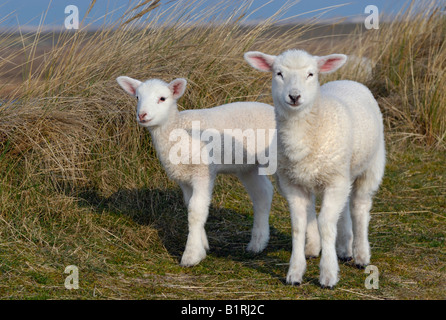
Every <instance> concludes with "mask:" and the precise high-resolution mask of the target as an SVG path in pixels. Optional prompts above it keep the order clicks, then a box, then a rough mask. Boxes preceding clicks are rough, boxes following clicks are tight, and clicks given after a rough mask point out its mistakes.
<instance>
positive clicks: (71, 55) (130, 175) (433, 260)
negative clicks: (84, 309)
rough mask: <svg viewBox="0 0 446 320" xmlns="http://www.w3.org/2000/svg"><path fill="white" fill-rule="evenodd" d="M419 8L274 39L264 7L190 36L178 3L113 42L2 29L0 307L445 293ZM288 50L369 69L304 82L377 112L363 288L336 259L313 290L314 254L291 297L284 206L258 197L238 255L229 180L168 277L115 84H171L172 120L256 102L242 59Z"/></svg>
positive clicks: (143, 154)
mask: <svg viewBox="0 0 446 320" xmlns="http://www.w3.org/2000/svg"><path fill="white" fill-rule="evenodd" d="M146 2H147V3H149V2H148V1H146ZM428 3H429V6H431V7H430V8H431V9H432V10H428V11H426V12H428V13H415V12H412V11H411V10H409V11H407V12H406V13H405V14H402V15H401V17H399V19H398V20H395V21H394V22H393V23H387V24H382V25H381V26H380V29H379V30H361V29H360V28H354V29H353V31H352V32H351V33H350V34H348V35H345V34H343V35H342V37H339V36H337V35H336V34H330V37H329V38H324V37H322V36H323V34H321V36H319V37H318V36H316V35H315V32H316V31H317V30H318V25H304V26H302V25H299V26H294V27H292V26H287V27H281V28H279V29H280V30H279V29H278V28H276V27H274V26H273V24H274V23H275V22H277V21H279V20H280V12H279V13H277V14H276V15H275V16H273V17H272V18H271V19H270V20H268V21H265V22H263V23H261V24H259V25H257V26H253V27H249V28H247V27H246V26H244V25H242V22H243V19H244V18H243V17H244V12H243V10H241V11H240V12H236V13H235V14H234V16H233V17H230V18H225V20H223V21H221V23H220V24H215V25H203V24H200V23H199V22H197V21H194V22H191V20H190V19H189V17H188V16H187V15H185V14H184V12H187V10H189V9H190V8H188V7H186V6H183V5H181V4H180V3H178V4H177V7H174V8H171V9H169V10H168V11H166V12H165V13H164V14H165V15H168V16H169V18H168V19H167V20H166V22H164V24H159V23H157V19H158V17H157V16H156V15H153V16H151V17H149V19H148V20H146V22H147V24H146V26H145V27H144V28H142V29H141V28H139V29H135V26H137V25H140V23H141V22H142V19H144V17H140V18H138V17H137V16H138V12H143V11H144V8H146V9H147V11H148V12H149V9H150V6H149V5H147V6H142V7H140V8H137V9H135V11H130V12H129V13H128V15H127V16H124V17H122V20H121V21H120V22H119V24H118V25H117V26H116V27H115V28H114V29H103V30H99V31H97V32H93V33H92V32H87V31H82V30H79V31H77V32H75V33H72V32H66V33H62V34H57V35H55V34H51V33H31V34H22V35H17V34H3V35H2V36H1V37H0V55H1V57H2V59H1V60H0V73H1V74H0V78H1V79H2V80H3V82H2V83H1V84H0V94H1V97H2V100H3V101H2V102H1V105H0V298H2V299H11V298H15V299H49V298H51V299H54V298H56V299H71V298H82V299H184V298H186V299H187V298H191V299H196V298H201V299H295V298H303V299H334V298H344V299H375V298H376V299H414V298H416V299H444V298H446V295H445V291H444V288H445V285H446V283H445V279H446V277H445V256H446V255H445V251H444V248H445V227H446V223H445V216H446V215H445V209H446V208H445V207H446V201H445V199H446V184H445V179H446V166H445V161H446V151H445V150H446V141H445V137H446V119H445V117H446V110H445V109H446V108H445V106H446V95H445V92H444V87H445V84H446V73H445V72H444V70H445V69H446V68H445V67H446V44H445V35H446V19H445V17H444V15H442V14H441V12H440V10H439V9H440V7H439V6H440V4H441V2H440V1H439V2H428ZM92 4H93V5H94V2H92ZM194 4H195V2H194V1H189V2H188V5H189V6H190V7H191V8H193V7H194ZM222 5H224V4H222ZM285 9H286V8H284V10H285ZM141 10H143V11H141ZM183 10H184V11H183ZM215 10H216V12H218V8H216V9H215ZM423 12H424V11H423ZM207 14H209V13H207ZM133 17H137V18H136V19H133V20H131V19H132V18H133ZM205 18H206V17H205V16H204V17H203V19H205ZM127 22H128V23H127ZM323 30H324V32H325V30H326V29H323ZM308 32H311V37H309V36H308ZM321 37H322V38H321ZM352 44H353V45H352ZM288 48H305V49H308V50H310V51H311V52H312V53H314V54H319V55H323V54H327V53H333V52H339V53H346V54H348V55H356V56H358V57H363V56H364V57H367V58H369V59H370V61H372V63H373V67H372V75H371V76H370V75H367V74H365V73H364V72H362V70H361V68H360V67H361V66H359V67H358V65H355V64H350V65H347V66H346V67H344V68H342V70H341V71H340V72H337V73H336V74H333V75H330V77H325V78H323V79H322V81H323V82H325V81H329V80H333V79H341V78H342V79H353V80H357V81H360V82H363V83H365V84H366V85H368V86H369V87H370V88H371V89H372V91H373V93H374V94H375V96H376V98H377V100H378V101H379V103H380V107H381V110H382V112H383V114H384V117H385V127H386V140H387V152H388V162H387V167H386V174H385V177H384V181H383V184H382V187H381V188H380V191H379V192H378V194H377V196H376V198H375V202H374V206H373V209H372V220H371V224H370V242H371V246H372V264H373V265H375V266H377V267H378V269H379V271H380V283H379V285H380V288H379V289H378V290H368V289H366V288H365V286H364V281H365V279H366V277H367V274H365V273H364V270H358V269H356V268H355V267H354V266H353V265H352V264H351V263H344V264H341V266H340V268H341V280H340V282H339V284H338V285H337V287H336V288H335V289H334V290H323V289H321V288H320V287H319V286H318V281H317V279H318V275H319V271H318V264H319V258H318V259H314V260H309V261H308V271H307V273H306V274H305V277H304V283H303V284H302V285H301V286H300V287H292V286H288V285H286V284H285V276H286V272H287V269H288V262H289V258H290V253H291V232H290V231H291V230H290V219H289V213H288V208H287V205H286V203H285V200H284V199H283V198H282V197H281V196H280V195H279V194H278V193H277V192H276V193H275V196H274V202H273V209H272V212H271V219H270V223H271V240H270V244H269V246H268V248H267V249H266V251H265V252H263V253H261V254H259V255H251V254H248V253H246V252H245V251H244V248H245V246H246V244H247V243H248V241H249V238H250V229H251V227H252V209H251V204H250V201H249V198H248V196H247V194H246V192H245V191H244V189H243V188H242V186H241V184H240V183H239V182H238V180H237V179H235V178H233V177H231V176H221V177H219V178H218V181H217V184H216V187H215V189H214V198H213V201H212V207H211V210H210V218H209V220H208V223H207V225H206V229H207V232H208V237H209V242H210V246H211V251H210V253H209V255H208V257H207V258H206V259H205V260H204V261H203V262H202V263H200V264H199V265H198V266H196V267H193V268H182V267H180V266H179V265H178V262H179V259H180V257H181V254H182V250H183V249H184V245H185V241H186V235H187V210H186V208H185V206H184V204H183V201H182V195H181V191H180V189H179V187H178V186H177V185H176V184H175V183H173V182H171V181H169V179H168V178H167V176H166V174H165V173H164V171H163V170H162V168H161V166H160V164H159V161H158V160H157V158H156V153H155V151H154V149H153V146H152V143H151V138H150V135H149V133H148V132H147V131H145V130H143V129H141V128H139V127H138V126H137V124H136V123H135V120H134V112H135V111H134V109H135V101H133V99H131V98H130V97H128V96H127V95H125V94H124V93H123V92H122V90H121V89H120V88H119V87H118V85H117V83H116V81H115V78H116V77H117V76H119V75H128V76H131V77H134V78H140V79H147V78H153V77H158V78H162V79H164V80H166V81H170V80H172V79H173V78H176V77H184V78H187V79H188V82H189V85H188V89H187V91H186V94H185V96H184V97H183V98H182V99H181V100H180V101H179V103H180V105H181V106H180V107H181V109H191V108H208V107H212V106H215V105H219V104H222V103H226V102H233V101H245V100H258V101H263V102H268V103H271V97H270V79H269V77H270V75H268V74H263V73H259V72H256V71H254V70H252V69H251V68H250V67H249V66H248V65H247V64H246V63H245V62H244V60H243V53H244V52H245V51H248V50H260V51H264V52H266V53H270V54H278V53H280V52H281V51H283V50H285V49H288ZM68 265H76V266H77V267H78V268H79V286H80V288H79V289H78V290H71V291H70V290H67V289H65V287H64V281H65V278H66V277H67V274H64V270H65V267H67V266H68Z"/></svg>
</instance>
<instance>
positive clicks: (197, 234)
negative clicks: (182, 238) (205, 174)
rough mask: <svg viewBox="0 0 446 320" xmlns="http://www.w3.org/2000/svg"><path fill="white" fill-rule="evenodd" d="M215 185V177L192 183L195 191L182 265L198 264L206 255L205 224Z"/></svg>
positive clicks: (190, 202) (189, 207)
mask: <svg viewBox="0 0 446 320" xmlns="http://www.w3.org/2000/svg"><path fill="white" fill-rule="evenodd" d="M213 186H214V178H213V177H209V178H201V179H197V180H195V181H193V183H192V190H193V191H192V196H191V197H190V200H189V205H188V224H189V234H188V236H187V242H186V249H185V250H184V253H183V257H182V258H181V265H182V266H193V265H196V264H198V263H199V262H200V261H201V260H203V259H204V258H205V257H206V247H208V242H207V237H206V233H205V230H204V225H205V223H206V220H207V217H208V213H209V205H210V203H211V199H212V189H213Z"/></svg>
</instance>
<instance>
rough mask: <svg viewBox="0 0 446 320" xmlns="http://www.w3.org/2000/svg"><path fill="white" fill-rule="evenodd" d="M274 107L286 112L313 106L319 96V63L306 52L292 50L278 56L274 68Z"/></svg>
mask: <svg viewBox="0 0 446 320" xmlns="http://www.w3.org/2000/svg"><path fill="white" fill-rule="evenodd" d="M272 73H273V79H272V92H273V99H274V105H275V106H276V107H280V108H283V109H285V110H297V109H302V108H304V107H305V106H309V105H312V103H313V101H314V99H315V98H316V96H317V94H318V88H319V82H318V79H317V76H318V66H317V61H316V59H314V57H313V56H311V55H309V54H308V53H306V52H305V51H301V50H292V51H291V50H290V51H286V52H284V53H283V54H281V55H280V56H278V57H277V58H276V59H275V61H274V64H273V66H272Z"/></svg>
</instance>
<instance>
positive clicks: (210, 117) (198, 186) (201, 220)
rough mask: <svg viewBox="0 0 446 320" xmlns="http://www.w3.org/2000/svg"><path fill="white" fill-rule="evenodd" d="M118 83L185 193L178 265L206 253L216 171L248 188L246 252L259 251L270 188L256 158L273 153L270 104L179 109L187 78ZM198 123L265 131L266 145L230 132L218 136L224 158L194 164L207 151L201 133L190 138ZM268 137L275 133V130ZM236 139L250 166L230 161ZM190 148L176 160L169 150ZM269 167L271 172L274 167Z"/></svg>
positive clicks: (265, 240) (263, 240) (223, 128)
mask: <svg viewBox="0 0 446 320" xmlns="http://www.w3.org/2000/svg"><path fill="white" fill-rule="evenodd" d="M117 81H118V83H119V85H120V86H121V87H122V88H123V89H124V90H125V91H126V92H127V93H129V94H130V95H132V96H135V97H136V98H137V99H138V104H137V111H136V112H137V117H136V119H137V121H138V123H139V124H140V125H141V126H143V127H147V128H148V129H149V131H150V134H151V136H152V142H153V144H154V146H155V149H156V151H157V155H158V158H159V160H160V161H161V163H162V165H163V167H164V168H165V170H166V172H167V174H168V176H169V177H170V178H171V179H173V180H174V181H176V182H177V183H178V184H179V185H180V187H181V189H182V191H183V196H184V200H185V203H186V206H187V207H188V225H189V234H188V237H187V243H186V249H185V251H184V253H183V256H182V259H181V265H183V266H193V265H196V264H198V263H199V262H200V261H201V260H203V259H204V258H205V257H206V250H208V249H209V244H208V240H207V237H206V233H205V229H204V225H205V222H206V220H207V217H208V211H209V205H210V202H211V197H212V189H213V186H214V180H215V178H216V175H217V174H218V173H233V174H236V175H237V176H238V177H239V179H240V180H241V181H242V183H243V185H244V186H245V188H246V189H247V191H248V193H249V196H250V198H251V200H252V202H253V207H254V226H253V229H252V236H251V241H250V243H249V244H248V247H247V250H248V251H252V252H260V251H262V250H263V249H264V248H265V247H266V245H267V243H268V238H269V222H268V219H269V211H270V208H271V201H272V197H273V187H272V184H271V182H270V180H269V179H268V177H267V176H265V175H261V174H259V172H258V171H259V168H260V167H261V165H260V164H259V162H258V161H257V160H258V156H260V154H261V153H262V152H263V154H262V155H264V154H265V152H267V151H268V150H269V151H272V152H273V153H275V150H273V148H271V150H270V149H269V148H270V147H269V145H268V143H271V144H272V141H273V139H272V138H271V136H270V134H271V132H275V121H274V108H273V107H272V106H270V105H267V104H263V103H257V102H238V103H231V104H226V105H222V106H218V107H214V108H210V109H199V110H186V111H182V112H179V111H178V108H177V100H178V99H179V98H180V97H181V96H182V95H183V93H184V91H185V88H186V85H187V82H186V80H185V79H176V80H173V81H172V82H171V83H169V84H168V83H166V82H164V81H161V80H158V79H152V80H147V81H145V82H141V81H138V80H135V79H132V78H129V77H124V76H122V77H118V78H117ZM197 123H198V124H199V130H200V131H199V132H198V133H203V134H204V132H206V130H208V129H209V130H211V131H210V132H211V133H212V132H214V133H215V132H217V134H218V136H217V138H220V136H221V137H222V138H224V136H225V135H226V136H227V134H226V132H227V130H228V129H238V130H242V131H243V130H245V129H249V130H254V131H256V130H258V131H259V132H265V131H266V132H265V133H266V134H267V136H265V135H264V136H263V138H265V139H266V143H265V146H264V147H263V148H261V144H257V150H256V148H255V147H256V146H252V145H247V143H244V141H245V140H244V139H243V136H242V137H239V141H236V142H235V143H234V144H233V143H232V138H235V140H237V136H236V135H235V136H234V137H233V136H230V144H229V145H226V144H224V143H223V140H221V150H222V154H221V157H222V159H217V160H223V161H210V159H204V161H198V162H197V161H194V159H195V158H194V156H196V155H197V152H198V155H200V154H201V155H203V154H207V152H206V151H207V149H205V148H203V144H204V142H203V141H204V140H203V137H194V134H196V133H194V131H193V129H194V124H197ZM175 132H180V133H181V132H187V133H186V136H187V138H189V137H191V138H192V139H185V140H182V139H181V140H180V142H177V141H176V140H178V137H180V138H182V137H181V135H178V134H176V133H175ZM272 135H273V136H274V137H276V135H275V134H272ZM226 136H225V137H226ZM215 138H216V137H215V136H214V139H215ZM245 138H246V137H245ZM194 139H195V140H194ZM206 139H209V137H207V138H206ZM174 140H175V141H174ZM197 141H198V150H195V151H194V150H193V148H194V147H193V144H194V143H195V142H197ZM225 141H227V140H225ZM214 142H215V141H214ZM237 143H240V144H242V145H243V146H242V149H243V150H242V151H243V153H244V155H243V156H244V158H246V157H249V156H252V155H254V158H255V159H256V162H255V163H254V164H249V162H246V161H245V162H243V163H240V162H236V161H234V157H235V156H236V152H237V150H236V149H237ZM272 145H273V144H272ZM274 145H275V144H274ZM189 147H191V148H192V152H191V153H187V152H185V154H182V155H181V159H180V160H181V161H179V162H178V161H177V162H175V161H172V154H174V155H175V156H176V155H177V151H184V150H189ZM217 147H220V145H219V146H217ZM218 149H219V148H215V150H213V151H214V152H215V151H218ZM239 150H240V149H239ZM173 151H175V152H173ZM194 152H195V153H194ZM228 155H229V157H230V159H229V162H228V158H227V157H228ZM206 156H208V155H206ZM223 158H224V159H223ZM195 160H196V159H195ZM198 160H200V157H199V158H198ZM214 160H216V159H214ZM273 160H274V159H273ZM274 161H275V160H274ZM263 164H264V163H263ZM272 170H274V171H275V168H273V169H272Z"/></svg>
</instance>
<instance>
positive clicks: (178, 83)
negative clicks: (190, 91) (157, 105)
mask: <svg viewBox="0 0 446 320" xmlns="http://www.w3.org/2000/svg"><path fill="white" fill-rule="evenodd" d="M186 86H187V81H186V79H183V78H178V79H175V80H173V81H172V82H171V83H169V85H168V87H169V89H170V91H172V96H173V98H174V99H175V100H178V99H179V98H181V96H182V95H183V94H184V91H185V90H186Z"/></svg>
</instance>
